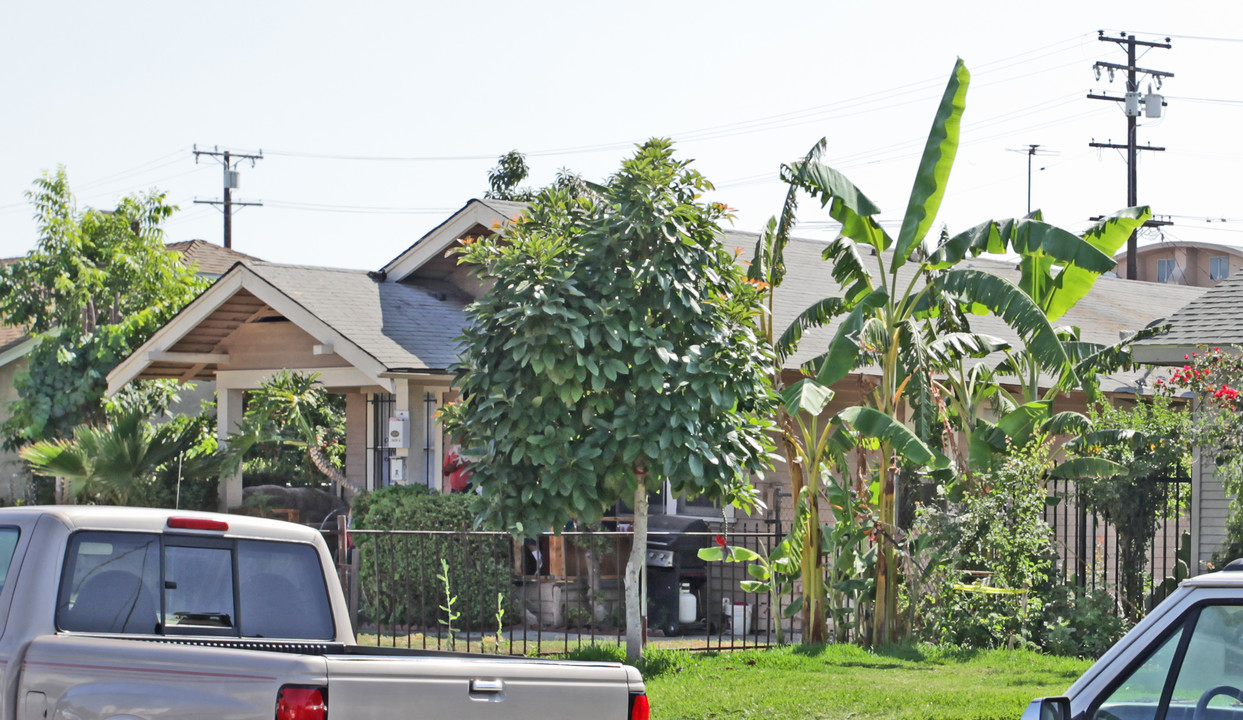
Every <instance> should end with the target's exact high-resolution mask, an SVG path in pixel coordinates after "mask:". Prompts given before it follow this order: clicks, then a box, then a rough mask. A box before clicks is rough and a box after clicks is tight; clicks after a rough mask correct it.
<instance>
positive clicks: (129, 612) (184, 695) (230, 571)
mask: <svg viewBox="0 0 1243 720" xmlns="http://www.w3.org/2000/svg"><path fill="white" fill-rule="evenodd" d="M0 679H2V687H0V690H2V691H0V718H3V719H4V720H18V719H19V718H20V719H21V720H43V719H44V718H52V719H54V720H61V719H63V720H139V719H140V718H179V719H180V720H191V719H201V720H272V719H273V718H275V719H276V720H326V718H329V717H331V718H332V720H351V719H353V718H358V719H372V718H374V719H376V720H378V719H380V718H384V719H385V720H387V719H389V718H394V717H407V716H418V717H428V718H452V719H453V720H475V719H484V718H487V719H497V718H518V719H523V718H529V719H530V720H535V719H536V718H538V719H539V720H550V719H556V718H581V717H588V716H589V717H592V718H618V720H625V719H629V720H647V717H648V704H647V696H646V693H645V688H644V685H643V679H642V677H640V675H639V672H638V671H637V670H635V669H634V668H632V667H627V666H624V665H620V664H616V663H572V662H558V661H551V660H532V659H527V658H516V657H499V656H489V655H469V654H465V653H445V652H433V651H417V650H413V651H412V650H404V649H398V648H364V647H359V646H358V645H356V644H355V640H354V633H353V630H352V628H351V627H350V623H349V616H348V613H347V610H346V603H345V599H344V597H343V595H342V593H341V588H340V585H339V583H338V580H337V575H336V572H334V569H333V563H332V559H331V556H330V554H329V552H328V546H327V544H326V543H325V542H324V540H323V538H322V537H321V536H320V534H319V533H318V532H316V531H314V530H312V529H310V528H306V527H302V526H300V525H294V524H291V523H284V522H278V521H273V520H262V519H258V518H252V517H245V516H240V515H215V514H211V513H190V512H180V511H171V510H153V509H137V508H118V507H92V506H55V507H22V508H5V509H2V510H0Z"/></svg>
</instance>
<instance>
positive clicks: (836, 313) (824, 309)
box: [775, 60, 1100, 644]
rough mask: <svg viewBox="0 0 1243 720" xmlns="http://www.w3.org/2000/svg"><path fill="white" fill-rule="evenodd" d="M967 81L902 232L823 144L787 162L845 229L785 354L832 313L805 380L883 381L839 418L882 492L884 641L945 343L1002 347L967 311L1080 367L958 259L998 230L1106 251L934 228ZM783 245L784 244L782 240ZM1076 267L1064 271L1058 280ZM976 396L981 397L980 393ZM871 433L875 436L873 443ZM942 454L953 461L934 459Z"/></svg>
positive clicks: (934, 425)
mask: <svg viewBox="0 0 1243 720" xmlns="http://www.w3.org/2000/svg"><path fill="white" fill-rule="evenodd" d="M969 79H970V75H969V73H968V72H967V70H966V68H965V67H964V66H963V64H962V61H961V60H960V61H958V63H957V64H956V65H955V67H954V70H953V72H952V73H951V75H950V80H949V83H948V84H947V86H946V89H945V93H944V95H943V96H942V99H941V103H940V105H939V107H938V109H937V113H936V117H935V119H934V121H933V124H932V129H931V131H930V133H929V136H928V141H927V144H926V145H925V148H924V153H923V157H922V159H921V162H920V165H919V169H918V171H917V173H916V177H915V182H914V185H913V187H912V189H911V194H910V198H909V200H908V204H907V208H906V213H905V215H904V217H903V221H902V225H901V228H900V230H899V233H898V236H897V238H892V237H890V236H889V234H888V233H887V232H886V231H885V230H884V229H883V228H882V227H881V225H880V223H879V222H878V221H877V220H876V216H877V215H878V214H879V212H880V209H879V208H878V207H877V206H876V205H875V204H874V203H873V202H872V201H871V200H870V199H868V197H867V196H866V195H864V194H863V192H862V191H860V190H859V188H857V187H856V186H855V185H853V184H852V183H851V182H850V181H849V180H848V179H847V178H846V177H845V176H844V175H842V174H841V173H840V172H838V171H837V170H834V169H833V168H831V167H829V166H827V165H824V164H823V163H821V162H820V160H819V158H820V157H821V156H822V155H823V153H824V149H825V143H824V141H821V142H820V144H818V145H817V146H816V147H815V148H813V150H812V152H811V153H810V154H809V156H808V157H807V158H806V159H804V160H802V161H800V162H796V163H793V164H791V165H788V166H783V168H782V176H783V178H784V179H785V180H786V182H787V183H789V184H791V185H792V186H794V187H797V188H799V189H801V190H803V191H805V192H807V193H808V194H810V195H811V196H812V197H813V198H819V199H820V202H821V206H822V207H824V208H826V209H827V210H828V212H829V216H830V217H831V218H833V219H834V220H835V221H837V222H839V223H840V224H841V226H842V229H841V234H840V235H839V236H838V238H837V239H836V240H834V241H833V242H832V243H830V244H829V245H828V246H827V247H826V249H825V251H824V257H825V259H827V260H830V261H831V262H832V263H833V270H832V275H833V278H834V280H836V281H837V283H838V284H839V286H840V287H841V288H842V294H841V295H837V296H832V297H828V298H825V299H824V300H821V301H820V302H818V303H816V304H814V305H812V306H811V307H809V308H808V309H807V310H805V311H804V312H803V313H802V314H801V315H800V316H799V317H798V318H797V319H796V321H795V323H794V324H792V325H791V327H790V328H788V329H787V330H786V332H785V333H784V334H783V336H782V337H781V338H779V339H778V340H777V343H776V345H777V350H778V352H779V353H781V354H782V355H787V356H788V355H789V354H791V353H792V352H793V349H794V347H795V346H796V345H797V343H798V342H799V341H800V339H801V337H802V334H803V332H804V331H805V330H806V329H807V328H810V327H815V326H823V325H827V324H829V323H830V322H836V330H835V332H834V334H833V337H832V339H831V340H830V342H829V344H828V347H827V348H826V352H825V353H824V354H822V355H821V356H819V357H818V358H816V359H815V360H814V361H812V362H811V363H808V365H807V366H806V367H805V370H806V371H807V373H808V375H809V377H806V378H804V379H803V380H800V381H799V384H800V385H804V386H806V385H812V384H814V385H815V386H816V387H817V388H818V389H819V390H818V391H819V392H824V391H825V390H827V389H828V388H829V387H830V386H831V385H833V384H834V383H836V382H837V381H839V380H841V379H842V378H844V377H845V376H846V375H847V374H848V373H850V372H852V371H855V370H858V369H861V368H865V367H871V368H874V369H875V383H874V385H873V387H872V390H871V392H869V393H868V394H867V395H866V399H865V406H864V407H862V408H848V409H847V410H844V411H842V412H841V413H839V414H838V420H837V422H838V423H839V424H840V425H842V426H844V427H850V428H853V429H854V431H855V434H854V435H853V436H849V435H839V437H841V438H842V439H844V440H848V441H850V442H852V443H853V446H854V447H855V448H857V449H858V451H859V456H860V457H861V458H863V459H862V460H860V463H863V464H864V465H863V466H862V467H861V468H860V470H859V473H860V477H861V478H863V477H870V478H871V482H870V483H869V485H870V487H858V488H857V490H858V491H859V495H860V496H864V497H866V496H867V494H869V493H868V491H871V493H874V495H875V497H877V498H878V500H879V501H878V511H879V523H880V528H881V530H880V532H878V533H877V534H878V538H879V539H878V542H879V547H880V552H879V555H878V562H877V566H876V608H875V613H874V626H873V634H872V641H873V642H874V643H876V644H882V643H888V642H893V641H894V640H896V639H897V637H898V634H899V628H898V624H897V617H898V616H897V599H898V588H897V580H898V576H897V564H896V557H895V552H896V549H897V541H898V538H899V537H900V529H899V527H898V523H897V505H896V501H897V497H898V485H899V483H900V481H901V478H902V477H905V476H909V475H911V474H912V473H914V472H918V471H919V470H921V468H927V467H928V466H929V463H930V461H931V460H932V459H933V453H932V452H931V451H930V446H931V447H937V446H938V445H939V444H940V442H939V438H940V437H941V436H942V435H943V433H944V429H945V425H944V422H945V420H944V418H945V415H944V412H943V411H942V410H941V407H942V403H941V402H939V401H938V399H937V395H936V394H935V392H934V383H933V379H934V376H933V372H934V371H936V370H938V369H939V368H938V363H940V362H941V361H943V360H944V359H945V358H946V357H949V356H950V355H949V354H948V353H946V352H945V350H946V347H945V346H944V341H945V339H946V338H949V337H956V338H957V339H958V340H959V342H958V343H957V344H958V346H959V348H958V350H957V351H956V353H957V354H959V355H961V354H963V353H964V352H966V353H967V354H972V353H976V352H979V351H982V350H984V349H986V347H987V346H988V345H992V344H994V343H992V342H991V341H990V340H988V339H987V338H983V337H981V336H974V339H971V340H970V341H969V342H968V338H970V337H971V336H970V335H969V332H970V325H969V317H968V316H969V314H970V313H991V314H993V315H995V316H997V317H998V318H1000V319H1001V320H1002V321H1004V322H1005V323H1006V324H1007V325H1009V326H1010V327H1011V328H1012V329H1013V330H1014V331H1015V332H1016V334H1017V335H1018V336H1019V337H1020V338H1021V339H1022V340H1023V343H1024V347H1025V352H1027V353H1029V354H1030V357H1031V358H1032V359H1033V361H1034V362H1035V363H1036V364H1037V366H1038V367H1039V369H1040V370H1041V371H1043V372H1044V373H1046V374H1048V375H1052V376H1053V377H1063V376H1064V375H1066V374H1068V373H1073V370H1074V365H1073V363H1072V357H1071V356H1070V355H1069V354H1068V352H1067V348H1066V347H1065V346H1064V345H1063V343H1062V340H1061V338H1060V337H1059V336H1058V333H1057V332H1056V331H1055V330H1054V328H1053V327H1052V325H1051V324H1050V322H1049V320H1048V316H1047V314H1046V312H1045V309H1044V308H1043V307H1042V306H1041V305H1040V304H1038V303H1037V302H1036V301H1035V300H1034V299H1033V295H1031V294H1028V293H1026V292H1024V290H1023V289H1022V288H1020V287H1019V286H1018V285H1016V284H1014V283H1011V282H1010V281H1008V280H1006V279H1004V278H1002V277H1000V276H997V275H993V274H990V273H987V272H984V271H982V270H976V269H972V268H970V267H963V266H962V263H961V261H962V260H963V259H965V258H966V257H968V255H970V254H972V253H973V252H976V253H978V252H980V251H989V252H1004V251H1005V247H1004V246H1003V245H1002V244H1001V243H1000V242H994V240H995V238H997V237H999V236H1005V237H1007V238H1012V239H1013V238H1018V239H1020V240H1022V241H1024V242H1026V243H1028V244H1030V245H1031V246H1033V247H1040V248H1043V249H1045V250H1047V251H1048V252H1049V253H1050V254H1054V253H1056V254H1057V256H1058V257H1064V256H1067V255H1066V254H1069V255H1068V256H1069V257H1078V256H1080V255H1084V254H1087V255H1091V254H1092V253H1097V254H1099V253H1100V251H1099V250H1097V249H1096V248H1094V247H1091V246H1089V245H1088V244H1087V243H1085V241H1084V240H1083V239H1082V238H1079V237H1077V236H1075V235H1074V234H1073V233H1069V232H1066V231H1064V230H1060V229H1058V228H1055V227H1053V226H1051V225H1047V224H1045V223H1041V222H1039V221H1035V220H1031V221H1029V222H1025V223H1022V224H1016V223H1013V222H1011V223H1010V224H1009V225H1006V224H1005V223H997V222H995V221H990V222H989V223H984V224H983V225H981V226H980V227H979V228H977V229H976V231H975V232H973V233H971V234H964V235H960V236H955V237H952V238H951V237H947V236H946V235H945V234H941V235H940V237H939V239H938V238H935V237H934V238H929V237H928V231H929V230H930V229H931V226H932V223H933V220H934V218H935V216H936V213H937V210H938V209H939V207H940V203H941V199H942V197H943V196H944V193H945V189H946V185H947V183H948V180H949V174H950V169H951V167H952V166H953V161H954V157H955V155H956V153H957V148H958V139H959V125H960V123H961V118H962V113H963V110H964V108H965V101H966V92H967V86H968V83H969ZM788 206H789V203H787V207H788ZM792 224H793V223H792V222H789V221H783V222H780V223H777V224H776V225H775V227H776V228H777V229H778V231H779V232H788V229H789V227H791V226H792ZM1016 225H1017V227H1018V229H1017V230H1015V229H1014V228H1015V227H1016ZM783 242H784V241H783V240H780V239H778V242H777V246H780V245H781V244H783ZM870 263H874V264H875V266H876V267H875V272H873V271H872V270H869V269H868V265H869V264H870ZM1040 263H1042V264H1041V265H1040V267H1041V268H1042V269H1046V270H1047V269H1048V266H1049V265H1050V264H1051V261H1049V260H1047V259H1041V260H1040ZM1068 272H1070V271H1069V270H1067V269H1063V270H1062V273H1061V275H1067V273H1068ZM1068 277H1074V273H1071V274H1070V275H1069V276H1068ZM1084 292H1086V290H1084ZM938 342H941V343H942V344H941V345H938ZM791 390H793V389H791ZM973 392H974V391H973ZM804 394H805V393H804ZM785 395H786V396H787V397H789V396H793V395H794V393H793V392H787V393H786V394H785ZM975 397H976V398H977V400H978V398H979V394H978V393H976V395H975ZM864 411H867V412H864ZM904 421H905V422H909V423H910V425H911V426H912V428H913V434H911V433H909V432H908V433H905V434H904V433H903V432H902V431H901V430H899V427H900V425H899V424H898V423H900V422H904ZM865 428H867V429H866V430H865ZM902 430H905V428H902ZM866 437H873V438H878V439H879V441H878V442H877V441H871V440H869V441H867V442H866V443H865V442H864V438H866ZM837 458H838V465H837V466H838V468H839V471H840V472H841V473H843V474H845V473H847V472H849V468H848V467H847V466H846V464H845V463H844V462H843V461H842V455H840V454H839V455H837ZM944 463H945V459H944V458H940V459H939V460H938V464H941V465H944ZM861 485H862V483H861Z"/></svg>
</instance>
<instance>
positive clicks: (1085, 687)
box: [1023, 560, 1243, 720]
mask: <svg viewBox="0 0 1243 720" xmlns="http://www.w3.org/2000/svg"><path fill="white" fill-rule="evenodd" d="M1023 718H1024V720H1084V719H1091V720H1243V561H1239V560H1236V561H1234V562H1232V563H1230V564H1229V565H1227V566H1226V568H1225V569H1224V570H1223V571H1221V572H1217V573H1211V574H1209V575H1201V576H1200V577H1196V578H1192V579H1190V580H1187V581H1185V582H1183V583H1182V584H1181V585H1180V586H1179V588H1178V589H1177V590H1175V591H1174V592H1173V593H1171V594H1170V596H1169V597H1168V598H1166V599H1165V601H1164V602H1162V603H1161V604H1160V605H1158V606H1157V607H1156V608H1154V609H1153V611H1152V612H1151V613H1149V614H1148V616H1147V617H1146V618H1144V619H1143V620H1142V621H1140V623H1139V624H1138V625H1136V626H1135V628H1134V629H1132V630H1131V632H1129V633H1127V634H1126V636H1125V637H1123V638H1122V639H1121V640H1119V641H1118V643H1117V644H1116V645H1114V646H1113V647H1112V648H1110V649H1109V651H1108V652H1106V653H1105V654H1104V655H1103V656H1102V657H1101V659H1100V660H1098V661H1097V662H1096V664H1094V665H1093V666H1092V667H1091V668H1090V669H1089V670H1088V671H1087V672H1086V673H1084V675H1083V677H1081V678H1079V679H1078V680H1077V681H1075V684H1074V685H1072V686H1071V687H1070V690H1068V691H1067V692H1066V696H1065V697H1056V698H1040V699H1037V700H1033V701H1032V703H1031V705H1029V706H1028V707H1027V711H1026V712H1024V713H1023Z"/></svg>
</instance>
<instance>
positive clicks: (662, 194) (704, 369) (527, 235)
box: [443, 140, 774, 659]
mask: <svg viewBox="0 0 1243 720" xmlns="http://www.w3.org/2000/svg"><path fill="white" fill-rule="evenodd" d="M688 164H689V163H688V162H687V161H682V160H677V159H675V158H674V155H673V149H672V144H671V143H670V142H669V141H667V140H650V141H648V142H647V143H645V144H644V145H642V146H641V147H639V149H638V151H637V152H636V154H635V155H634V157H632V158H631V159H628V160H626V161H625V162H624V163H623V164H622V167H621V169H620V170H619V171H618V172H617V173H616V174H615V175H614V176H613V177H611V178H610V179H609V181H608V182H607V183H606V184H605V185H603V186H600V185H591V186H589V187H585V188H584V192H582V193H581V194H574V193H572V192H569V191H567V190H562V189H557V188H547V189H545V190H542V191H541V192H540V194H539V195H538V196H537V197H536V199H535V200H534V201H533V202H532V204H531V207H530V208H529V209H528V211H527V213H526V214H525V216H523V217H521V218H519V219H518V220H516V221H515V222H513V223H511V224H509V225H507V226H505V227H503V228H502V230H501V232H500V233H499V234H498V235H497V236H494V237H490V238H483V239H479V240H476V241H474V242H472V243H469V244H468V245H467V246H466V247H465V249H464V252H463V254H462V261H463V262H465V263H469V264H471V265H473V266H474V268H475V271H476V272H477V273H478V275H479V276H480V277H481V278H482V279H484V280H486V281H488V282H489V283H491V289H490V290H489V291H488V293H487V294H486V295H485V296H484V297H482V298H481V299H480V300H479V301H478V302H476V303H475V304H473V305H472V306H471V307H470V309H469V310H468V316H469V323H468V325H467V329H466V331H465V334H464V336H463V338H462V351H461V356H460V360H459V364H458V366H457V368H456V371H457V380H456V382H457V386H458V388H459V389H460V392H461V400H460V401H459V402H457V403H454V404H452V405H450V406H449V407H448V408H446V409H445V412H444V414H443V419H444V427H445V430H446V432H447V433H449V434H451V435H453V436H456V437H457V438H459V439H460V441H461V442H462V445H463V447H464V448H465V451H466V454H467V455H468V456H469V457H471V458H474V462H473V463H472V467H473V469H472V476H471V477H472V480H474V482H476V483H477V484H478V485H479V486H480V488H481V489H482V495H481V496H480V499H479V509H480V511H481V520H482V522H484V523H486V524H488V525H492V526H497V527H502V528H506V529H510V530H512V531H514V532H526V533H536V532H540V531H543V530H548V529H555V528H560V527H563V526H564V524H565V523H566V521H567V520H569V519H570V518H576V519H577V520H579V521H580V522H592V521H595V520H598V519H599V518H600V517H601V516H603V515H604V514H605V513H607V512H610V511H611V510H612V508H613V507H614V506H615V504H616V503H617V502H618V501H619V500H621V501H626V502H629V503H630V504H631V505H632V507H633V508H634V513H635V532H634V544H633V548H632V551H631V555H630V559H629V563H628V566H627V569H626V590H627V597H628V600H627V603H626V608H627V609H626V627H627V650H628V654H629V655H630V656H631V658H632V659H633V658H637V657H638V655H637V653H638V652H639V650H640V647H641V644H640V639H639V630H640V626H639V620H640V617H641V615H640V613H641V608H640V607H639V602H638V597H639V594H638V580H639V571H640V569H641V568H642V566H643V564H644V561H645V556H646V545H647V535H646V528H647V509H648V501H647V497H648V491H649V490H650V489H653V488H657V487H660V485H661V484H662V483H664V482H666V481H668V482H669V483H670V484H671V485H672V490H673V493H674V494H682V493H685V494H687V495H689V496H705V497H708V498H710V499H712V500H715V501H718V502H721V503H738V504H742V505H744V506H746V505H749V504H751V503H754V502H755V489H754V486H753V484H752V479H751V478H752V475H753V473H759V472H763V471H764V469H765V468H766V467H767V465H768V459H767V457H768V453H769V451H770V450H771V448H772V444H771V442H770V440H769V439H768V436H767V434H766V430H767V429H768V428H770V427H771V425H772V422H771V419H770V418H771V414H772V411H773V409H774V398H773V395H772V391H771V388H770V385H769V381H768V372H769V370H770V368H771V364H772V359H771V355H770V354H769V352H768V351H767V349H766V347H765V345H764V344H763V343H762V342H760V340H759V338H758V337H757V333H756V326H755V315H756V313H757V311H758V309H759V307H758V301H759V289H758V288H757V287H756V286H755V285H753V284H749V283H747V282H746V278H745V276H744V274H743V271H742V269H741V267H740V266H739V265H737V264H736V263H735V262H734V258H733V256H732V255H731V254H730V253H728V252H726V251H725V250H724V248H723V247H722V244H721V241H720V237H719V233H720V230H719V227H718V223H719V221H721V220H722V219H724V218H726V217H727V214H726V213H727V209H726V208H725V207H724V206H723V205H720V204H717V203H712V204H708V203H704V202H701V201H700V200H699V199H698V198H699V196H700V195H701V194H702V193H703V192H704V191H706V190H708V189H710V188H711V185H710V184H709V183H708V182H707V180H706V179H704V178H703V177H702V176H701V175H700V174H699V173H697V172H695V171H693V170H691V169H690V168H689V167H688Z"/></svg>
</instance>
